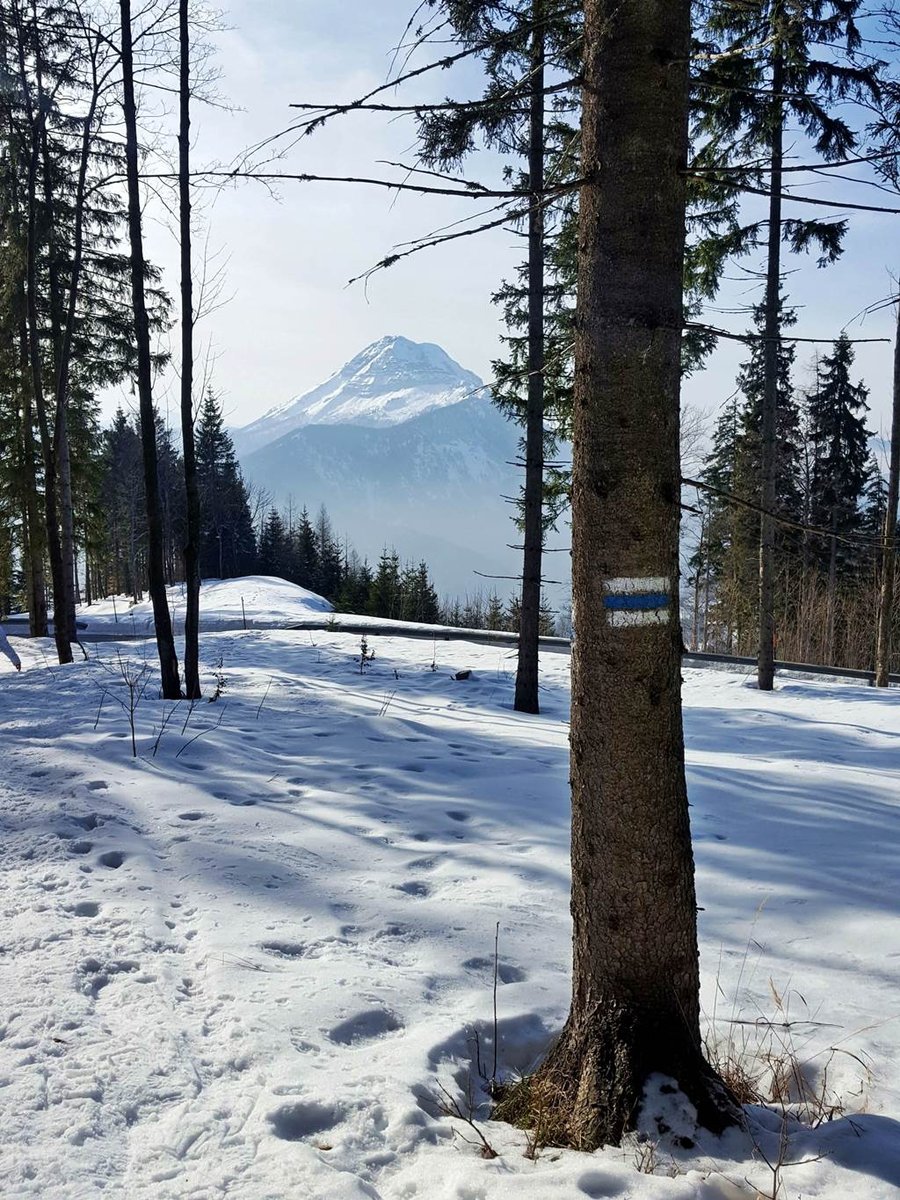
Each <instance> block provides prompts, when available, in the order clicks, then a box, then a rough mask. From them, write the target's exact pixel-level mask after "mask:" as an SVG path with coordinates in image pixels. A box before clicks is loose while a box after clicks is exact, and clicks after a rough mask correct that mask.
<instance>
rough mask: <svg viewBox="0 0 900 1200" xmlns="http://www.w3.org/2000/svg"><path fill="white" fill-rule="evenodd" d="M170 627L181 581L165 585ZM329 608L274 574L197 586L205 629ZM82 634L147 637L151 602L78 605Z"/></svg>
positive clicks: (17, 621)
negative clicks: (168, 585) (167, 586)
mask: <svg viewBox="0 0 900 1200" xmlns="http://www.w3.org/2000/svg"><path fill="white" fill-rule="evenodd" d="M166 594H167V597H168V601H169V612H170V614H171V617H172V626H173V628H174V629H175V631H176V632H178V633H183V632H184V608H185V592H184V585H183V584H180V583H178V584H174V585H172V586H171V587H169V588H167V589H166ZM331 611H332V605H331V604H330V602H329V601H328V600H325V599H324V598H323V597H322V596H317V595H316V593H315V592H311V591H309V590H308V589H307V588H302V587H299V586H298V585H297V584H295V583H288V581H287V580H286V579H279V578H277V577H276V576H273V575H245V576H242V577H241V578H239V579H207V580H204V582H203V583H202V584H201V587H200V623H201V627H202V628H203V630H204V631H211V630H223V629H242V628H243V627H244V623H245V621H246V625H247V628H248V629H249V628H253V629H262V628H267V627H271V626H276V627H280V626H283V625H291V624H295V623H298V622H301V621H310V620H316V621H321V620H322V619H323V618H325V617H326V616H327V614H328V613H330V612H331ZM76 621H77V624H78V629H79V631H80V632H81V633H83V634H86V635H88V637H90V636H92V635H106V636H110V637H115V636H119V637H133V636H139V637H146V636H147V635H148V634H150V633H152V630H153V607H152V605H151V603H150V598H149V597H148V596H145V598H144V599H143V600H141V601H140V602H139V603H138V604H135V603H134V602H133V597H131V596H116V597H112V596H109V597H107V598H106V599H104V600H97V601H95V602H94V603H93V604H81V605H79V606H78V609H77V612H76ZM23 623H27V617H25V616H24V615H23V614H17V616H15V617H13V618H12V619H11V620H10V622H9V623H8V629H9V630H12V629H15V628H16V627H17V626H19V627H20V626H21V625H22V624H23Z"/></svg>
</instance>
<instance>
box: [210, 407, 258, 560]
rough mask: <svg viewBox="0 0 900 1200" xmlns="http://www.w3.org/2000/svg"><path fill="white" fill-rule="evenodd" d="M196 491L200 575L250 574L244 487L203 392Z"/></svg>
mask: <svg viewBox="0 0 900 1200" xmlns="http://www.w3.org/2000/svg"><path fill="white" fill-rule="evenodd" d="M196 458H197V486H198V490H199V493H200V517H201V523H200V573H201V576H203V577H205V578H207V579H208V578H216V579H228V578H231V577H233V576H235V575H243V574H247V573H248V572H249V571H250V570H252V568H253V565H254V563H255V556H256V540H255V538H254V535H253V520H252V517H251V514H250V505H249V502H248V494H247V487H246V485H245V483H244V480H243V476H242V475H241V471H240V467H239V466H238V464H237V459H236V458H235V454H234V444H233V442H232V440H231V436H230V435H229V433H228V431H227V430H226V428H225V417H224V414H223V412H222V405H221V402H220V401H219V399H218V397H217V396H216V395H215V393H214V392H213V391H212V390H211V389H207V391H206V394H205V395H204V397H203V402H202V404H201V406H200V413H199V416H198V419H197V429H196Z"/></svg>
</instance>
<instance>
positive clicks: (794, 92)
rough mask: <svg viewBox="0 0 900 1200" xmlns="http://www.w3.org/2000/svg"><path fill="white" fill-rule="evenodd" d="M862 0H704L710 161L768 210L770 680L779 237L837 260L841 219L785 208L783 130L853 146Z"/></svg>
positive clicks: (839, 153)
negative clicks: (849, 110) (849, 111)
mask: <svg viewBox="0 0 900 1200" xmlns="http://www.w3.org/2000/svg"><path fill="white" fill-rule="evenodd" d="M861 7H862V6H861V0H811V2H807V3H798V2H797V0H742V2H741V3H734V2H733V0H708V3H706V4H705V5H704V6H703V10H702V11H703V12H704V14H705V18H706V20H705V26H704V32H705V35H706V37H707V39H708V42H707V47H706V51H707V52H706V56H705V57H706V62H707V66H706V68H705V70H704V71H702V72H701V73H700V75H699V77H698V79H697V86H698V89H699V100H698V110H699V111H698V114H697V128H698V130H699V131H700V133H701V134H702V135H703V136H705V137H706V138H707V139H708V142H707V145H706V148H705V152H706V155H707V161H710V162H713V163H716V164H717V166H718V168H719V171H720V175H719V179H720V180H721V181H722V182H723V183H724V184H725V186H728V184H729V183H730V184H731V185H732V187H733V189H734V191H735V192H736V193H740V191H741V189H746V188H754V187H755V188H757V189H758V190H761V191H763V192H764V194H766V196H767V198H768V216H767V219H766V220H760V221H757V222H754V223H753V225H752V226H751V227H750V228H749V229H748V230H745V231H744V236H743V239H742V248H745V247H747V246H752V244H753V242H754V241H758V240H761V239H762V238H763V237H764V238H765V241H766V254H767V258H766V283H765V300H764V312H765V323H764V328H763V337H764V341H763V347H764V355H763V359H764V364H763V365H764V386H763V401H762V406H761V415H760V462H761V490H760V497H761V503H762V509H763V512H762V515H761V518H760V551H759V553H760V558H759V649H758V660H759V661H758V673H757V678H758V684H759V687H760V688H761V689H763V690H771V688H772V686H773V679H774V672H775V667H774V654H775V628H774V622H775V538H776V533H775V531H776V523H775V517H774V512H775V507H776V503H777V493H778V451H777V441H778V434H777V420H778V374H779V366H778V347H779V342H780V338H781V336H782V329H783V314H782V295H781V287H782V257H781V256H782V251H781V246H782V240H783V239H784V240H786V241H787V242H788V244H789V246H790V248H791V249H792V250H795V251H801V250H806V249H809V248H810V247H817V248H818V250H819V253H820V259H819V261H820V264H823V265H824V264H825V263H827V262H832V261H834V260H835V259H836V258H837V257H838V255H839V254H840V251H841V245H842V241H843V237H844V234H845V232H846V222H845V221H843V220H833V219H825V220H823V219H819V218H800V217H793V216H790V217H788V218H785V217H784V216H783V214H782V207H783V199H784V195H783V193H784V182H783V178H784V155H785V137H786V135H789V133H790V130H791V129H792V128H797V129H798V130H799V132H800V134H801V135H802V136H803V137H804V139H805V140H808V141H809V142H810V143H811V145H812V150H813V152H814V154H817V155H818V156H820V157H821V158H822V159H824V160H825V161H828V162H834V161H838V160H840V159H842V158H845V157H846V156H847V155H848V154H850V153H851V152H852V151H853V149H854V148H855V146H856V144H857V136H856V134H855V133H854V131H853V129H852V128H851V127H850V125H849V124H848V122H847V120H846V119H845V117H844V115H843V111H844V110H845V109H846V106H847V102H848V101H853V100H868V99H870V98H871V97H872V96H873V95H875V94H877V91H878V78H877V68H876V66H875V65H873V64H872V63H871V61H869V60H865V61H863V59H862V58H861V57H860V55H859V51H860V49H861V37H860V33H859V30H858V28H857V25H856V16H857V14H858V13H859V12H860V10H861Z"/></svg>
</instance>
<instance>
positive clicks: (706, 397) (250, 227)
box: [107, 0, 900, 434]
mask: <svg viewBox="0 0 900 1200" xmlns="http://www.w3.org/2000/svg"><path fill="white" fill-rule="evenodd" d="M410 11H411V0H377V2H374V3H373V0H340V3H338V2H337V0H330V2H329V0H325V2H323V0H266V3H265V4H262V3H259V0H255V2H254V0H230V3H228V4H227V7H226V10H225V12H224V22H225V23H226V25H227V29H225V30H223V31H221V32H219V33H217V34H215V35H214V43H215V51H216V62H217V64H218V67H219V70H220V72H221V77H220V80H219V83H218V85H217V88H218V92H219V95H220V97H221V98H222V100H223V101H224V103H225V106H224V107H223V106H221V105H220V106H199V105H198V106H197V107H196V110H195V114H194V128H195V133H196V137H195V145H194V164H195V167H197V168H198V167H200V166H201V165H212V164H216V163H218V164H223V163H231V162H233V161H234V160H235V158H236V157H237V156H239V155H240V154H241V152H242V151H243V150H244V149H245V148H247V147H249V146H252V145H255V144H257V143H259V142H260V141H262V140H263V139H266V138H270V137H272V135H274V134H276V133H277V132H278V131H280V130H282V129H284V128H285V127H286V126H287V125H288V124H289V123H290V122H291V120H292V117H295V116H296V114H294V113H292V111H291V109H290V105H291V104H292V103H297V102H299V101H309V100H312V101H329V102H330V101H341V100H349V99H352V98H353V97H355V96H357V95H359V94H361V93H362V92H364V91H367V90H369V89H370V88H372V87H375V86H377V85H379V84H381V83H383V82H384V81H385V80H386V78H387V77H388V73H389V70H390V67H391V62H392V57H393V54H392V52H393V48H394V47H395V46H396V45H397V43H398V41H399V40H400V39H401V37H402V35H403V32H404V28H405V25H406V22H407V20H408V18H409V14H410ZM477 89H478V78H477V73H476V68H475V67H465V68H462V69H455V70H454V72H453V73H452V77H451V73H450V72H438V73H432V74H431V75H429V76H426V77H425V78H424V79H423V80H422V81H419V82H418V83H417V84H416V85H415V86H414V87H406V88H404V89H403V92H402V97H403V100H402V102H408V100H409V99H410V98H411V97H414V98H416V99H422V100H429V99H431V100H434V99H442V98H444V96H445V95H447V94H454V95H466V94H469V95H472V94H477ZM400 95H401V93H398V94H397V95H396V96H395V95H394V94H393V93H389V94H388V96H387V98H388V99H395V100H398V99H399V98H400ZM275 145H276V146H279V147H280V146H284V145H286V143H285V142H277V143H275ZM414 146H415V132H414V127H413V124H412V122H411V120H410V118H400V119H394V120H390V119H388V118H387V117H385V116H384V115H382V114H359V113H357V114H349V115H346V116H343V117H340V118H338V119H336V120H335V121H333V122H332V123H331V124H330V125H329V126H328V127H326V128H325V129H323V130H322V131H320V132H318V133H316V134H315V135H314V136H313V137H308V138H305V139H303V140H302V142H300V143H299V144H297V145H295V146H294V147H293V148H292V149H290V150H289V152H288V153H286V155H285V157H284V159H283V160H282V161H280V162H276V163H274V164H273V165H272V169H273V170H276V171H286V172H292V173H301V172H318V173H327V174H337V175H342V174H353V175H368V176H382V177H383V176H384V175H385V174H386V173H389V168H387V167H385V166H384V165H383V160H390V161H394V162H398V161H400V162H410V161H412V159H413V154H414ZM380 160H381V161H380ZM498 167H499V163H498V162H497V160H496V159H493V158H489V159H487V160H483V161H481V162H479V163H478V164H477V167H476V166H474V165H473V171H472V173H473V174H474V173H476V171H477V175H478V177H479V178H483V177H485V175H487V176H488V177H491V176H492V173H493V174H494V175H495V174H496V171H497V169H498ZM394 174H395V175H396V172H395V173H394ZM811 188H815V189H816V194H818V195H826V194H827V195H829V196H837V197H839V198H840V199H842V200H847V199H853V200H855V201H857V202H863V203H886V204H889V205H890V204H891V203H893V202H892V201H891V199H890V198H889V197H886V196H885V195H884V194H883V193H878V192H874V191H872V190H871V189H868V188H861V187H852V186H851V185H849V184H843V185H835V184H834V182H833V181H829V180H826V179H824V178H823V177H821V176H820V177H815V178H814V179H813V178H811V177H807V178H805V179H804V180H803V190H804V191H805V192H807V193H808V192H809V191H810V189H811ZM198 199H199V200H200V221H199V222H198V229H197V245H198V250H202V248H203V246H204V245H205V246H207V247H208V251H207V254H208V264H209V265H208V268H207V273H208V274H210V275H214V274H216V273H219V274H220V275H221V289H220V292H219V294H218V298H217V300H216V304H215V305H214V306H213V310H212V311H210V312H209V313H208V314H207V315H206V316H204V317H203V318H202V320H201V321H200V324H199V326H198V336H199V337H200V339H201V341H202V342H203V344H204V346H207V347H208V355H209V358H208V371H209V378H210V381H211V383H212V385H213V386H214V388H215V389H216V390H217V392H218V393H219V394H220V395H221V396H222V398H223V401H224V405H225V410H226V414H227V420H228V422H229V423H230V424H231V425H233V426H240V425H243V424H246V423H248V422H250V421H252V420H253V419H255V418H256V417H258V416H260V415H262V413H263V412H265V411H267V410H268V409H269V408H271V407H273V406H275V405H278V404H282V403H284V402H285V401H286V400H288V399H290V398H291V397H293V396H297V395H300V394H302V393H304V392H306V391H308V390H309V389H311V388H313V387H315V386H316V385H317V384H319V383H320V382H322V381H323V380H324V379H325V378H327V377H328V376H329V375H330V374H331V373H332V372H334V371H336V370H338V369H339V368H340V367H341V366H342V365H343V364H344V363H345V362H346V361H347V360H348V359H349V358H351V357H352V356H353V355H354V354H356V353H358V351H359V350H361V349H362V348H363V347H364V346H366V345H367V344H368V343H370V342H372V341H374V340H375V339H377V338H379V337H381V336H383V335H385V334H402V335H404V336H406V337H409V338H412V339H413V340H415V341H431V342H437V343H438V344H440V345H441V346H443V347H444V349H446V350H447V352H448V353H449V354H451V355H452V356H453V357H454V358H455V359H457V360H458V361H459V362H460V363H461V364H462V365H463V366H465V367H467V368H469V369H470V370H474V371H476V372H478V373H479V374H480V375H481V376H482V377H483V378H489V377H490V374H491V369H490V364H491V361H492V359H494V358H496V357H497V356H498V354H499V353H500V349H501V347H500V342H499V338H500V334H501V332H502V324H501V320H500V314H499V312H498V309H497V308H496V306H494V305H493V304H492V303H491V299H490V298H491V294H492V293H493V292H494V291H495V290H496V288H497V287H498V285H499V283H500V282H501V281H502V280H503V279H504V278H508V277H510V276H511V275H512V273H513V272H514V270H515V267H516V264H517V263H518V262H519V260H520V257H521V255H522V246H521V243H519V241H518V239H517V238H516V237H515V236H514V235H513V234H512V233H510V232H508V231H505V230H498V231H494V232H489V233H485V234H480V235H478V236H477V237H471V238H465V239H462V240H459V241H454V242H452V243H451V244H450V245H449V246H446V247H442V248H436V249H432V250H427V251H425V252H423V253H421V254H418V255H415V256H413V257H412V258H410V259H408V260H406V261H403V262H400V263H398V264H396V265H395V266H393V267H392V268H391V269H390V270H387V271H382V272H379V273H378V274H377V275H375V276H374V277H373V278H372V279H371V280H370V281H369V282H368V284H367V285H363V284H362V283H356V284H352V285H348V280H350V279H351V277H353V276H356V275H358V274H359V273H360V272H363V271H365V270H366V269H367V268H369V267H370V266H372V265H373V264H374V263H375V262H377V261H378V260H379V259H381V258H382V257H383V256H384V255H385V254H386V253H388V252H390V251H391V250H392V249H393V248H394V247H395V246H396V245H397V244H398V243H401V242H404V241H407V240H408V239H410V238H411V237H415V236H419V235H422V234H426V233H428V232H429V231H430V230H433V229H437V228H439V227H442V226H445V225H449V224H450V223H451V222H453V221H457V220H459V219H460V218H461V217H463V216H465V215H467V214H468V213H470V212H471V211H473V210H474V207H475V204H474V202H464V201H460V200H455V199H449V198H440V197H438V198H427V197H420V196H414V195H411V194H407V195H400V196H397V195H396V194H394V193H391V194H388V193H386V192H385V191H383V190H380V189H375V188H371V187H364V186H352V185H348V184H324V183H294V182H289V183H282V184H280V185H279V186H278V190H277V192H274V193H273V192H272V191H271V190H270V189H268V188H266V187H263V186H262V185H260V184H259V183H243V184H239V185H237V186H234V187H232V186H229V187H228V188H226V189H216V190H205V191H203V192H202V193H201V195H200V197H198ZM793 207H796V206H790V205H789V206H788V208H793ZM897 207H900V201H898V202H897ZM820 211H824V210H820ZM786 215H787V214H786ZM897 219H898V218H897V216H890V215H883V214H867V213H860V214H856V215H854V216H853V218H852V223H851V232H850V236H849V238H848V241H847V250H846V253H845V255H844V258H843V260H842V261H841V262H840V263H839V264H837V265H835V266H832V267H829V268H827V269H826V270H818V269H817V268H816V266H815V261H814V259H813V258H805V257H799V258H793V259H792V260H791V261H790V262H789V263H788V268H789V270H790V272H791V273H790V274H789V275H788V276H787V280H786V287H787V290H788V293H789V296H790V301H791V303H792V304H793V305H795V306H796V307H797V309H798V316H799V322H798V325H797V327H796V330H795V332H796V333H797V335H798V336H802V337H816V338H824V339H830V338H833V337H835V336H837V334H838V333H839V332H840V331H841V329H843V328H847V330H848V332H849V333H850V336H852V337H855V338H878V337H881V338H892V336H893V317H892V314H891V312H890V311H887V312H884V313H882V314H880V315H876V316H870V317H867V318H865V319H864V320H862V319H860V316H859V314H861V313H862V312H863V310H865V308H866V307H867V306H868V305H870V304H872V303H873V302H874V301H876V300H878V299H879V298H881V297H883V296H885V295H887V294H888V293H889V292H890V291H891V290H892V287H893V284H892V280H891V276H890V273H889V272H890V271H891V270H893V271H895V272H896V271H898V270H900V261H898V256H897V253H896V246H897V238H896V232H895V231H896V223H897ZM148 239H149V243H150V245H149V250H150V254H151V255H152V257H153V259H154V260H155V261H156V262H157V263H159V264H160V266H161V267H162V268H163V270H164V272H165V273H166V278H167V281H168V285H169V288H170V291H172V293H173V294H174V293H175V292H176V290H177V281H178V275H177V262H178V259H177V254H178V250H177V243H176V241H175V238H174V236H173V235H172V231H171V229H170V228H169V222H167V220H166V219H165V218H164V217H163V216H162V214H160V213H159V212H158V211H157V213H156V217H155V219H154V220H152V221H150V222H149V223H148ZM747 265H749V266H755V265H758V264H757V263H755V262H754V261H753V260H752V259H750V260H747ZM201 269H202V268H201V267H198V270H201ZM729 275H730V276H731V277H732V278H733V279H734V280H735V282H728V283H726V285H725V288H724V289H723V293H722V296H721V297H720V299H719V301H718V302H717V304H718V306H719V307H721V308H723V309H725V310H729V309H733V308H735V307H737V306H741V305H744V304H747V303H752V302H754V301H755V299H756V298H757V296H756V295H754V293H753V292H752V290H749V289H748V284H747V281H746V279H745V278H739V275H740V273H739V272H737V271H734V272H729ZM708 316H709V319H710V321H711V322H713V323H716V324H719V325H724V326H727V327H729V328H732V329H735V330H741V329H743V328H745V325H746V319H745V318H744V317H742V316H741V315H739V314H735V313H731V312H728V311H725V312H717V311H715V310H713V311H711V312H710V313H709V314H708ZM820 349H821V350H823V351H825V352H827V349H828V346H827V341H826V343H825V344H823V346H821V347H820ZM814 350H815V347H814V346H811V345H803V346H800V347H799V348H798V357H797V361H798V364H799V369H798V372H797V379H798V382H800V383H802V382H803V381H804V376H805V373H806V371H805V364H806V363H807V362H808V361H809V360H810V359H811V357H812V354H813V352H814ZM744 355H745V348H744V347H743V346H741V345H740V344H737V343H722V345H721V349H720V350H719V351H717V352H716V354H714V355H713V356H712V358H711V360H710V361H709V364H708V368H707V370H706V371H704V372H702V373H701V374H698V375H696V376H694V377H692V378H691V379H689V380H688V381H687V382H686V384H685V399H686V400H687V401H689V402H690V403H691V404H693V405H695V406H696V407H699V408H701V409H704V410H708V411H709V412H714V411H715V410H716V409H717V408H718V407H719V406H720V405H721V403H722V402H723V401H724V400H725V399H726V398H727V397H728V396H729V395H730V394H731V392H732V391H733V390H734V376H735V371H736V368H737V366H738V364H739V363H740V361H741V358H742V357H744ZM857 367H858V373H859V374H860V375H861V376H862V377H864V378H865V381H866V382H867V383H868V385H869V387H870V390H871V398H870V404H871V409H872V413H871V417H870V426H871V428H872V430H873V432H875V433H876V434H877V433H886V432H887V424H888V421H889V411H890V386H891V369H892V347H891V345H890V344H887V343H867V344H861V345H859V346H858V347H857ZM119 398H120V397H114V398H112V399H111V400H110V402H109V403H110V404H114V403H115V402H116V401H117V400H118V399H119ZM159 403H160V406H161V407H162V408H163V409H165V408H166V407H170V408H171V410H172V411H174V407H175V406H176V405H177V397H176V394H175V387H174V381H173V380H172V379H171V378H169V379H168V380H167V381H164V382H163V385H162V386H161V388H160V389H159ZM107 407H109V405H107Z"/></svg>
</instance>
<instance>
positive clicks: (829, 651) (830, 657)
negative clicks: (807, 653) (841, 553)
mask: <svg viewBox="0 0 900 1200" xmlns="http://www.w3.org/2000/svg"><path fill="white" fill-rule="evenodd" d="M831 529H832V535H831V537H830V538H829V539H828V583H827V585H826V593H825V648H824V653H823V655H822V660H823V662H824V663H825V664H826V666H834V665H835V664H834V624H835V620H834V618H835V611H834V610H835V605H836V604H837V538H836V537H835V536H834V531H835V530H836V529H837V505H835V506H834V507H833V508H832V510H831Z"/></svg>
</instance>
